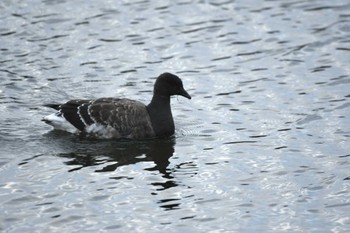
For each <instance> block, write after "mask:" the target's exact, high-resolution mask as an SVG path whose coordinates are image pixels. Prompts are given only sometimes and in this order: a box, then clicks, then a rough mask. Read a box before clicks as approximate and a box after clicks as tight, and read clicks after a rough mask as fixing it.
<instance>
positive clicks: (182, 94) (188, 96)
mask: <svg viewBox="0 0 350 233" xmlns="http://www.w3.org/2000/svg"><path fill="white" fill-rule="evenodd" d="M179 95H181V96H183V97H186V98H187V99H191V98H192V97H191V96H190V95H189V94H188V93H187V91H185V89H182V91H181V93H180V94H179Z"/></svg>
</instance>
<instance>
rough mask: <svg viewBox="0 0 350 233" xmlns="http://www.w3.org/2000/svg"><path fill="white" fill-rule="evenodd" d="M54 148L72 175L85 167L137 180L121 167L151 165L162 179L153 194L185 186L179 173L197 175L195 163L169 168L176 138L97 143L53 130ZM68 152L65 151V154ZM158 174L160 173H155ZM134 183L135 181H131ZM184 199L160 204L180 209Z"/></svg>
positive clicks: (163, 200) (49, 135)
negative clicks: (121, 170) (177, 175)
mask: <svg viewBox="0 0 350 233" xmlns="http://www.w3.org/2000/svg"><path fill="white" fill-rule="evenodd" d="M45 140H48V143H50V146H52V147H53V148H56V150H58V151H60V152H59V153H54V155H55V156H58V157H61V158H65V161H64V164H66V165H68V167H69V170H68V172H74V171H78V170H81V169H84V168H88V167H90V168H94V167H96V169H95V170H94V172H96V173H103V172H111V173H112V172H113V173H112V174H113V175H112V176H111V177H110V179H115V180H119V179H134V177H132V175H130V176H129V175H128V176H125V173H123V174H118V168H120V167H123V166H128V165H133V164H137V163H142V162H149V163H147V164H149V166H147V167H146V168H143V169H144V170H146V171H158V172H159V174H160V175H161V177H162V179H161V180H159V181H153V182H151V183H150V185H151V186H152V187H153V188H152V191H151V193H150V194H151V195H152V196H154V195H158V193H159V192H162V191H165V190H168V189H171V188H176V187H178V186H185V187H186V188H191V187H189V186H188V185H185V184H183V183H182V182H181V181H179V180H177V179H176V177H175V176H176V174H186V175H189V176H193V175H195V174H197V172H198V170H197V169H198V168H197V165H196V164H195V163H194V162H193V161H189V162H181V163H179V164H173V165H172V166H171V168H169V164H170V161H169V159H170V158H171V157H172V156H173V154H174V152H175V144H176V138H174V137H173V138H164V139H150V140H143V141H125V140H124V141H115V140H97V139H93V138H88V137H85V136H82V137H79V136H78V137H77V136H76V135H72V134H68V133H65V132H60V131H50V132H49V133H47V134H45ZM62 151H64V152H62ZM155 174H158V173H155ZM130 182H132V181H130ZM181 201H182V200H181V198H180V199H177V198H175V199H174V198H164V197H162V198H161V199H160V200H158V201H157V202H158V204H159V205H160V207H161V208H164V209H165V210H173V209H178V208H180V207H179V205H180V203H181Z"/></svg>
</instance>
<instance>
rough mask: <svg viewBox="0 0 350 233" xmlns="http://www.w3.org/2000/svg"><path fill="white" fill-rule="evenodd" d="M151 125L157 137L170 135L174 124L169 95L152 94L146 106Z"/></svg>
mask: <svg viewBox="0 0 350 233" xmlns="http://www.w3.org/2000/svg"><path fill="white" fill-rule="evenodd" d="M147 111H148V114H149V115H150V118H151V122H152V127H153V130H154V132H155V133H156V135H157V136H158V137H165V136H171V135H173V134H174V131H175V126H174V120H173V116H172V114H171V108H170V96H163V95H157V94H155V95H153V98H152V101H151V103H150V104H149V105H148V106H147Z"/></svg>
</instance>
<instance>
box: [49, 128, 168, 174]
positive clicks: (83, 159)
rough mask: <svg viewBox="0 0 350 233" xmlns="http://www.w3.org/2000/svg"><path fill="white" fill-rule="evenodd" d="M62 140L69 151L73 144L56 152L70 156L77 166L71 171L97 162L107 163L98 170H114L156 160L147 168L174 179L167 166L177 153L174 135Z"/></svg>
mask: <svg viewBox="0 0 350 233" xmlns="http://www.w3.org/2000/svg"><path fill="white" fill-rule="evenodd" d="M50 136H51V137H52V136H54V137H56V136H59V135H57V132H56V133H51V135H50ZM61 136H62V135H61ZM68 137H69V136H68ZM65 139H67V138H65ZM71 139H72V138H71ZM61 142H62V143H64V144H63V145H62V146H64V148H65V149H66V150H67V149H68V148H69V147H71V148H70V150H71V152H64V153H59V154H57V156H59V157H64V158H68V159H69V160H68V161H66V162H65V164H67V165H75V167H74V168H72V169H70V170H69V171H70V172H72V171H76V170H79V169H82V168H84V167H91V166H97V165H99V167H100V165H103V164H106V165H105V166H103V167H102V168H99V169H97V170H95V172H112V171H115V170H117V169H118V167H121V166H126V165H131V164H136V163H139V162H150V161H153V162H154V166H153V167H149V168H146V169H145V170H149V171H155V170H158V171H159V172H160V173H162V174H163V175H164V177H166V178H171V175H170V173H169V171H167V167H168V165H169V158H170V157H171V156H173V154H174V146H175V138H164V139H150V140H143V141H127V140H123V141H113V140H96V139H91V138H86V137H80V138H76V139H74V138H73V141H72V140H68V142H67V141H66V140H64V138H61ZM72 150H73V151H72Z"/></svg>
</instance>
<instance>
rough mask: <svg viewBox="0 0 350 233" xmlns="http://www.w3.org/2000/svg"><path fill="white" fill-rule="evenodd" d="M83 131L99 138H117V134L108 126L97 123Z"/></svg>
mask: <svg viewBox="0 0 350 233" xmlns="http://www.w3.org/2000/svg"><path fill="white" fill-rule="evenodd" d="M85 131H86V132H87V133H90V134H94V135H95V136H98V137H100V138H106V139H110V138H118V137H119V133H118V132H117V131H116V130H115V129H114V128H113V127H112V126H110V125H107V126H105V125H101V124H98V123H94V124H92V125H89V126H87V127H86V129H85Z"/></svg>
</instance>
